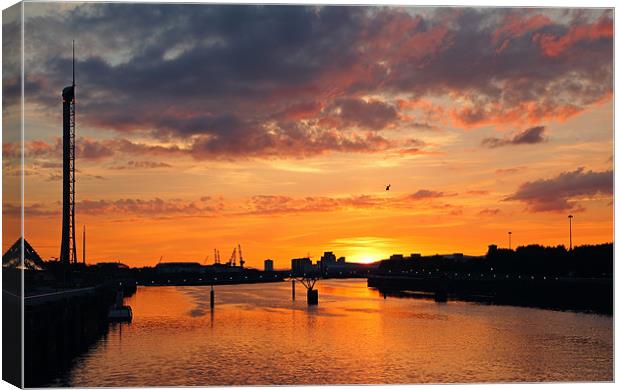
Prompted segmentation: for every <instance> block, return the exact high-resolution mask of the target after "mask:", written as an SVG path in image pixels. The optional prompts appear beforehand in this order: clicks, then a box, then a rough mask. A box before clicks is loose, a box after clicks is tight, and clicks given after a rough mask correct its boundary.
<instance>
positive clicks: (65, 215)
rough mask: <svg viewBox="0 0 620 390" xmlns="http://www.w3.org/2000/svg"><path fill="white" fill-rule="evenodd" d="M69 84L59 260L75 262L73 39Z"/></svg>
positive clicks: (64, 122)
mask: <svg viewBox="0 0 620 390" xmlns="http://www.w3.org/2000/svg"><path fill="white" fill-rule="evenodd" d="M71 65H72V70H71V73H72V75H71V76H72V80H71V86H69V87H65V88H64V89H63V90H62V240H61V244H60V261H61V262H63V263H65V264H70V263H77V255H76V248H75V41H74V42H73V47H72V61H71Z"/></svg>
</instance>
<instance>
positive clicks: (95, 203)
mask: <svg viewBox="0 0 620 390" xmlns="http://www.w3.org/2000/svg"><path fill="white" fill-rule="evenodd" d="M90 178H92V179H96V178H97V177H94V176H91V177H90ZM101 179H104V178H101ZM443 196H444V195H443V192H437V191H429V190H420V191H418V192H416V193H415V194H412V195H402V196H397V197H386V196H377V195H368V194H363V195H356V196H347V197H329V196H307V197H292V196H284V195H255V196H251V197H249V198H246V199H242V200H231V199H224V198H221V197H209V196H203V197H201V198H199V199H198V200H194V201H191V200H183V199H161V198H152V199H139V198H133V199H132V198H123V199H116V200H110V199H99V200H91V199H84V200H81V201H79V202H77V204H76V210H77V212H79V213H80V214H86V215H107V216H117V215H127V216H135V217H143V218H158V219H160V218H168V217H212V216H226V215H284V214H300V213H320V212H330V211H337V210H344V209H382V208H398V209H410V208H416V207H418V205H419V202H420V201H423V200H427V199H434V198H439V197H443ZM4 207H5V208H6V210H8V211H9V212H13V213H17V212H18V211H17V210H18V209H19V208H18V207H17V206H16V205H12V204H8V203H7V204H5V206H4ZM428 207H430V208H433V209H435V210H439V211H440V212H443V213H445V214H448V215H459V214H461V213H462V206H459V205H452V204H447V203H437V204H433V203H431V204H429V205H428ZM60 209H61V207H60V204H59V203H58V202H56V203H53V204H39V203H37V204H32V205H28V206H27V207H26V210H27V212H28V213H30V215H33V216H58V215H59V214H60Z"/></svg>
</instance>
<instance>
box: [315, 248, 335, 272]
mask: <svg viewBox="0 0 620 390" xmlns="http://www.w3.org/2000/svg"><path fill="white" fill-rule="evenodd" d="M335 263H336V255H334V252H324V253H323V256H321V260H320V261H319V263H318V265H319V269H320V270H321V273H325V271H327V269H328V268H329V266H330V265H331V264H335Z"/></svg>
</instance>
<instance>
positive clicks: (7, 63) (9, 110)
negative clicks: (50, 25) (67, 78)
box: [2, 2, 24, 388]
mask: <svg viewBox="0 0 620 390" xmlns="http://www.w3.org/2000/svg"><path fill="white" fill-rule="evenodd" d="M23 12H24V8H23V3H22V2H19V3H17V4H14V5H13V6H11V7H9V8H7V9H5V10H3V11H2V29H3V39H2V41H3V42H2V51H3V53H2V58H3V60H2V75H3V76H2V90H3V96H2V142H3V154H2V163H3V168H2V198H3V201H2V240H3V243H4V246H3V248H8V247H9V246H10V245H12V244H13V243H14V242H15V244H14V246H15V248H16V251H15V252H16V256H15V257H17V263H16V264H15V263H14V264H13V266H12V267H5V266H4V265H5V261H4V260H5V259H4V258H3V267H2V320H3V323H2V379H3V380H4V381H6V382H8V383H10V384H12V385H14V386H17V387H20V388H21V387H23V384H24V372H23V367H24V364H23V363H24V360H23V319H24V315H23V314H24V312H23V304H24V301H23V296H24V295H23V294H24V275H23V262H24V256H23V255H24V240H23V237H24V234H23V233H24V207H23V199H24V191H23V189H24V171H23V167H24V164H23V162H24V154H23V153H24V148H23V146H24V134H23V121H24V117H23V115H24V111H23V102H24V77H23V76H24V69H23V64H24V62H23V38H24V35H23V32H24V29H23V27H24V25H23V16H24V15H23ZM5 145H10V146H11V147H10V148H8V147H7V148H6V149H5V148H4V146H5Z"/></svg>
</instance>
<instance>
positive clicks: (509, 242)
mask: <svg viewBox="0 0 620 390" xmlns="http://www.w3.org/2000/svg"><path fill="white" fill-rule="evenodd" d="M508 249H510V250H512V232H508Z"/></svg>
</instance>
